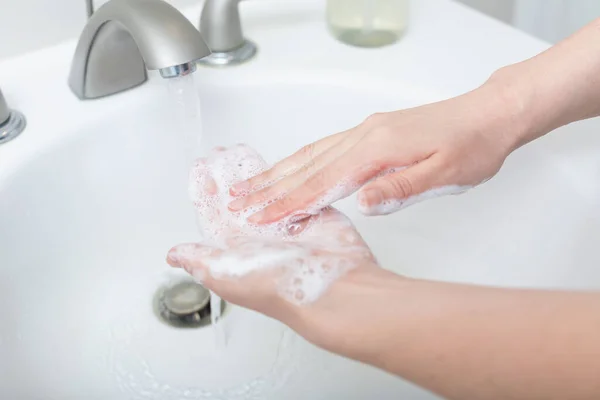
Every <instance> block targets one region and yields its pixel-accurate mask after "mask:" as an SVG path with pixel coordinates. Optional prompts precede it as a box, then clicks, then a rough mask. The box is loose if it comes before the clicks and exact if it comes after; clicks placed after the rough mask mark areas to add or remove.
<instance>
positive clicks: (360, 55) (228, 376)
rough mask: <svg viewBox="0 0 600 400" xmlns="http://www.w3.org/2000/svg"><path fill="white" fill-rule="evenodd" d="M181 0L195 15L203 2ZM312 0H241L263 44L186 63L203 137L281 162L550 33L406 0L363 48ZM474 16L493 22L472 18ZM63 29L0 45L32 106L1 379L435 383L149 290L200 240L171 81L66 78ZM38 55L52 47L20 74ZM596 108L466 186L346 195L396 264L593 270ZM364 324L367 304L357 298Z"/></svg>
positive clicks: (5, 291)
mask: <svg viewBox="0 0 600 400" xmlns="http://www.w3.org/2000/svg"><path fill="white" fill-rule="evenodd" d="M282 3H283V4H282ZM415 3H417V2H415ZM186 12H187V13H188V15H189V16H190V18H191V19H193V18H195V17H196V16H197V15H198V8H197V7H196V8H192V9H190V10H186ZM322 12H323V3H322V2H321V1H317V0H315V1H312V0H311V1H300V0H298V1H289V2H279V1H270V0H269V1H266V0H265V1H262V2H249V3H248V4H247V5H245V8H244V17H245V21H247V25H248V28H247V31H248V35H249V36H251V37H252V39H253V40H254V41H256V42H257V43H258V44H259V46H260V49H261V50H260V54H259V56H258V57H257V59H256V60H254V61H253V62H251V63H249V64H246V65H242V66H239V67H236V68H231V69H222V70H211V69H202V68H201V69H200V70H199V71H198V72H197V73H196V74H195V90H196V91H197V93H199V96H200V101H201V106H202V115H203V118H202V135H203V146H204V148H205V149H207V148H210V147H212V146H214V145H230V144H235V143H239V142H244V143H248V144H249V145H251V146H253V147H255V148H256V149H258V150H259V151H260V152H261V153H262V154H263V155H264V156H265V158H266V159H267V160H268V161H271V162H274V161H276V160H277V159H279V158H281V157H283V156H285V155H288V154H289V153H291V152H292V151H294V150H296V149H297V148H299V147H300V146H302V145H303V144H306V143H307V142H310V141H314V140H317V139H319V138H321V137H323V136H325V135H328V134H330V133H332V132H337V131H340V130H343V129H347V128H348V127H351V126H353V125H356V124H357V123H359V122H360V121H361V120H362V119H364V118H365V117H366V116H368V115H369V114H371V113H373V112H376V111H386V110H393V109H399V108H406V107H412V106H416V105H419V104H423V103H427V102H431V101H435V100H439V99H442V98H445V97H448V96H451V95H453V94H458V93H460V92H461V91H464V90H467V89H469V88H472V87H474V86H476V85H477V84H478V83H480V82H481V79H482V78H483V79H484V78H485V76H486V75H487V74H489V72H491V71H492V70H493V69H495V68H498V67H499V66H501V65H503V64H507V63H509V62H512V61H515V59H519V58H522V57H524V56H525V55H531V54H534V53H535V52H537V51H539V50H541V49H543V48H544V47H545V44H543V43H540V42H537V41H535V40H534V39H531V38H528V37H525V36H523V35H521V34H520V33H518V32H516V31H513V30H512V29H510V28H508V27H505V26H503V25H500V24H498V23H495V22H493V21H491V20H488V19H487V18H485V17H483V16H480V15H478V14H475V13H472V12H470V11H468V10H467V9H465V8H463V7H461V6H459V5H457V4H454V3H451V2H447V1H442V0H428V1H419V2H418V5H417V4H415V7H414V8H413V20H412V21H411V26H412V27H413V28H412V31H411V32H410V33H409V35H407V37H406V38H405V39H404V40H403V41H402V42H401V43H399V44H398V45H396V46H392V47H389V48H385V49H379V50H373V51H369V50H367V51H366V50H359V49H353V48H350V47H346V46H344V45H342V44H339V43H337V42H335V41H334V40H333V39H331V38H330V37H329V36H328V35H327V33H326V31H325V28H324V26H323V25H324V24H323V20H322V17H323V16H322ZM442 16H451V17H456V18H461V21H463V22H464V23H463V24H462V25H463V26H461V27H460V28H458V27H456V26H454V25H453V24H451V23H450V22H448V21H446V19H444V18H442ZM451 19H452V18H450V20H451ZM433 29H435V30H437V31H439V32H444V34H445V36H443V37H438V38H437V40H439V41H441V42H442V43H441V44H440V48H442V49H445V50H443V51H441V53H440V54H432V52H431V48H429V49H428V48H427V46H430V45H431V43H433V41H434V40H433V38H432V30H433ZM474 29H479V30H480V31H481V30H483V31H484V32H482V34H481V35H478V37H473V35H471V34H469V31H471V30H474ZM484 33H485V34H484ZM479 36H481V37H485V38H486V40H482V39H481V38H480V37H479ZM307 41H308V42H307ZM446 42H447V43H446ZM489 42H492V44H494V45H497V46H499V48H501V49H503V50H500V51H492V50H490V47H489ZM446 45H447V46H454V47H452V48H453V49H454V50H455V53H456V54H458V56H456V54H454V55H452V54H450V53H449V50H448V47H445V46H446ZM73 48H74V44H73V43H71V42H69V43H65V44H64V45H61V46H58V47H56V48H50V49H46V50H42V51H41V52H37V53H34V54H30V55H27V56H25V57H22V58H19V59H14V60H8V61H5V62H0V78H3V77H6V78H9V79H7V82H8V84H7V85H5V86H3V89H4V91H5V93H6V94H7V97H9V98H11V97H12V99H13V100H14V101H13V105H14V106H15V107H16V108H20V109H21V110H22V111H24V112H25V114H26V115H27V116H28V117H29V126H28V130H27V131H26V132H25V133H24V134H23V135H22V137H20V138H19V139H18V140H15V141H13V142H11V143H10V144H8V145H6V146H3V147H2V148H0V304H1V305H2V310H1V311H0V316H1V317H2V321H3V322H2V324H0V397H1V398H7V399H9V398H11V399H29V398H44V399H61V400H62V399H82V398H85V399H114V400H120V399H161V400H164V399H166V400H169V399H188V398H189V399H196V398H222V399H243V398H261V399H262V398H274V399H283V398H285V399H290V400H294V399H333V398H344V399H365V398H378V399H396V398H406V399H434V398H436V396H435V395H433V394H431V393H428V392H427V391H425V390H422V389H420V388H418V387H416V386H414V385H412V384H410V383H408V382H406V381H404V380H402V379H400V378H397V377H393V376H390V375H387V374H385V373H383V372H381V371H378V370H375V369H373V368H371V367H368V366H364V365H361V364H359V363H355V362H353V361H349V360H346V359H343V358H341V357H338V356H335V355H332V354H328V353H326V352H324V351H322V350H319V349H317V348H315V347H313V346H312V345H310V344H308V343H306V342H304V341H303V340H302V339H301V338H299V337H296V336H295V335H294V334H293V333H292V332H290V331H289V330H287V328H285V327H283V326H282V325H281V324H280V323H278V322H276V321H273V320H270V319H268V318H266V317H263V316H261V315H258V314H256V313H253V312H250V311H248V310H244V309H242V308H238V307H234V306H229V307H228V310H227V312H226V313H225V316H224V318H223V324H224V329H225V331H226V334H227V340H228V346H227V347H226V348H225V349H218V348H217V346H216V344H215V335H214V331H213V330H212V329H210V328H206V327H205V328H199V329H178V328H173V327H171V326H168V325H166V324H164V323H163V322H161V321H160V320H159V318H158V317H157V316H156V313H155V312H154V310H153V299H154V298H155V296H156V293H157V291H159V289H160V288H161V287H163V286H164V285H168V284H170V283H172V282H174V281H178V280H181V279H185V274H183V273H182V272H181V271H175V270H171V269H169V268H168V267H167V265H166V264H165V262H164V257H165V254H166V251H167V250H168V249H169V248H170V246H172V245H174V244H177V243H180V242H183V241H190V240H197V239H198V234H197V231H196V227H195V224H194V222H193V221H194V217H193V210H192V207H191V205H190V203H189V201H188V199H187V192H186V178H187V176H186V168H187V162H188V160H186V159H185V157H182V154H183V153H184V152H185V149H183V146H184V145H183V141H182V137H181V134H180V132H179V131H178V128H177V127H178V126H179V125H178V121H175V113H173V112H171V111H172V110H171V108H172V107H171V106H170V102H171V99H170V97H169V95H168V92H167V90H166V85H165V82H164V81H162V80H161V79H160V78H156V77H152V79H151V80H150V82H148V83H147V84H145V85H143V86H141V87H139V88H137V89H135V90H132V91H129V92H127V93H123V94H120V95H118V96H113V97H109V98H106V99H102V100H97V101H91V102H83V103H82V102H79V101H78V100H77V99H76V98H75V97H74V96H72V94H71V93H70V92H69V91H68V88H67V85H66V75H67V72H68V63H69V61H70V60H69V57H70V55H71V53H72V51H73ZM436 48H437V47H436ZM506 49H511V50H510V51H508V50H506ZM473 54H477V55H478V56H474V55H473ZM456 57H459V58H461V59H462V60H463V63H464V67H463V66H462V64H461V63H458V62H457V61H456ZM36 59H38V60H39V59H45V60H48V63H47V66H46V68H45V69H44V70H41V71H38V72H37V73H35V74H31V71H33V70H34V69H33V65H34V64H33V63H32V62H31V61H32V60H36ZM459 66H460V67H459ZM448 78H450V79H448ZM597 129H598V121H587V122H585V123H581V124H574V125H572V126H570V127H567V128H564V129H563V130H570V131H571V132H569V133H568V134H565V135H560V136H559V135H556V136H551V137H548V138H545V139H543V140H541V141H539V142H537V143H535V144H532V145H531V146H528V147H526V148H524V149H521V150H520V151H518V152H517V153H515V154H514V155H513V156H511V157H510V158H509V160H508V161H507V163H506V165H505V167H504V168H503V170H502V172H501V173H500V174H499V175H498V176H497V177H496V178H495V179H493V180H492V181H490V182H489V183H487V184H485V185H483V186H481V187H479V188H477V189H474V190H472V191H471V192H469V193H468V194H465V195H462V196H455V197H447V198H440V199H436V200H431V201H429V202H426V203H423V204H419V205H415V206H413V207H411V208H408V209H406V210H404V211H402V212H401V213H397V214H396V215H393V216H390V217H386V218H367V217H364V216H362V215H360V214H359V213H358V212H357V211H356V207H355V205H354V199H353V198H349V199H346V200H343V201H341V202H339V204H338V207H339V208H340V209H341V210H342V211H344V212H345V213H346V214H348V215H349V216H350V217H351V218H352V220H353V221H354V222H355V224H356V225H357V227H358V229H359V230H360V232H361V233H362V234H363V235H364V237H365V238H366V240H367V242H368V243H369V244H370V245H371V246H372V247H373V249H374V252H375V254H376V256H377V257H378V259H379V260H380V261H381V263H382V265H383V266H384V267H385V268H388V269H391V270H393V271H396V272H398V273H401V274H405V275H409V276H413V277H421V278H429V279H438V280H447V281H460V282H471V283H479V284H490V285H502V286H527V287H560V288H597V287H598V286H600V270H598V269H597V268H596V266H597V265H598V262H599V261H600V254H599V253H598V251H596V243H595V242H596V239H595V238H597V237H599V235H600V214H599V213H598V211H597V207H596V204H597V200H598V198H599V195H600V187H599V186H598V185H599V184H598V182H600V180H599V179H597V178H598V172H599V171H600V162H598V161H597V160H599V159H600V157H598V152H600V140H599V139H597V138H596V139H593V138H591V137H592V136H589V135H587V134H586V133H588V132H590V131H593V130H597ZM198 130H200V127H198ZM566 136H568V140H567V139H565V137H566ZM596 136H597V135H596ZM590 138H591V139H590ZM596 142H598V143H596ZM356 323H357V324H366V323H369V319H368V315H357V318H356ZM440 337H441V338H443V336H442V335H440ZM399 356H400V355H399ZM211 396H212V397H211Z"/></svg>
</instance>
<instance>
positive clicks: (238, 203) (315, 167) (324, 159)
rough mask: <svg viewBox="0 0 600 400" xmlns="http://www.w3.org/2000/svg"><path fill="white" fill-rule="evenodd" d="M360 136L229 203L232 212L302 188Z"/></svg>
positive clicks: (331, 148) (343, 142)
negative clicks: (274, 181)
mask: <svg viewBox="0 0 600 400" xmlns="http://www.w3.org/2000/svg"><path fill="white" fill-rule="evenodd" d="M359 140H360V136H359V135H358V134H357V135H355V136H352V137H347V138H346V139H344V140H342V141H340V142H338V143H337V144H336V145H335V146H332V147H330V148H329V149H327V150H325V151H324V152H322V153H321V154H320V155H318V156H316V157H315V158H312V159H311V160H310V161H308V162H306V163H305V164H304V165H303V166H302V167H300V169H298V170H297V171H295V172H294V173H292V174H290V175H288V176H285V177H284V178H283V179H280V180H279V181H277V182H276V183H274V184H272V185H269V186H267V187H265V188H263V189H260V190H257V191H254V192H252V193H250V194H248V195H247V196H244V197H240V198H237V199H235V200H234V201H232V202H231V203H229V209H230V210H231V211H240V210H243V209H246V208H248V207H252V206H255V205H261V204H268V203H271V202H274V201H276V200H278V199H279V198H281V197H282V196H283V195H285V194H286V193H290V192H291V191H292V190H293V189H295V188H297V187H299V186H301V185H302V184H304V182H306V181H307V180H308V179H310V176H311V175H313V174H314V173H315V172H317V171H319V170H321V169H322V168H325V167H326V166H327V165H328V164H330V163H331V162H333V161H335V160H336V159H337V158H338V157H340V156H342V155H343V154H344V153H346V152H347V151H348V150H349V149H351V148H352V147H353V146H354V145H355V144H356V142H357V141H359Z"/></svg>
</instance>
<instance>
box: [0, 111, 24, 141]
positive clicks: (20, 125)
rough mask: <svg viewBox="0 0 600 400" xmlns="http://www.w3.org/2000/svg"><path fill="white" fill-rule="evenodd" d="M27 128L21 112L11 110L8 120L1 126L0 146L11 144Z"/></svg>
mask: <svg viewBox="0 0 600 400" xmlns="http://www.w3.org/2000/svg"><path fill="white" fill-rule="evenodd" d="M26 126H27V120H26V119H25V116H24V115H23V114H21V113H20V112H19V111H15V110H11V111H10V112H9V116H8V119H6V120H5V121H4V122H3V123H1V124H0V144H4V143H6V142H9V141H11V140H13V139H14V138H16V137H17V136H19V135H20V134H21V133H22V132H23V131H24V130H25V127H26Z"/></svg>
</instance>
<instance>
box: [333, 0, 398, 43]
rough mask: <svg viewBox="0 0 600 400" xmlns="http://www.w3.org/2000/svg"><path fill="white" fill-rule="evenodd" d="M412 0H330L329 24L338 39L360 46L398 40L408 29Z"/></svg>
mask: <svg viewBox="0 0 600 400" xmlns="http://www.w3.org/2000/svg"><path fill="white" fill-rule="evenodd" d="M408 3H409V0H327V23H328V25H329V30H330V31H331V34H332V35H333V36H334V37H335V38H337V39H338V40H340V41H342V42H344V43H348V44H351V45H354V46H359V47H380V46H385V45H388V44H392V43H394V42H396V41H397V40H398V39H399V38H400V37H401V36H402V34H403V33H404V31H405V30H406V25H407V22H408Z"/></svg>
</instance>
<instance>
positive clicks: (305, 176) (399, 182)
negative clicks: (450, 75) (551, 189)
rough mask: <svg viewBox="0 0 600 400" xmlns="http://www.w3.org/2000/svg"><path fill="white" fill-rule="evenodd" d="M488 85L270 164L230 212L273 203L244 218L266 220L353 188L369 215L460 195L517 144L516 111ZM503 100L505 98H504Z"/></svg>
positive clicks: (240, 188) (310, 208)
mask: <svg viewBox="0 0 600 400" xmlns="http://www.w3.org/2000/svg"><path fill="white" fill-rule="evenodd" d="M492 86H493V85H491V84H489V85H487V86H483V87H482V88H480V89H478V90H476V91H473V92H470V93H467V94H465V95H463V96H460V97H457V98H454V99H450V100H446V101H442V102H439V103H434V104H430V105H426V106H422V107H417V108H413V109H408V110H401V111H395V112H390V113H383V114H375V115H373V116H371V117H369V118H368V119H367V120H366V121H365V122H364V123H362V124H360V125H358V126H357V127H355V128H353V129H350V130H348V131H345V132H342V133H338V134H335V135H333V136H329V137H326V138H325V139H322V140H320V141H318V142H315V143H312V144H310V145H308V146H306V147H304V148H303V149H301V150H300V151H298V152H297V153H295V154H293V155H292V156H290V157H288V158H286V159H284V160H282V161H281V162H279V163H278V164H276V165H275V166H274V167H273V168H271V169H269V170H267V171H265V172H263V173H262V174H259V175H258V176H256V177H253V178H251V179H249V180H246V181H243V182H240V183H238V184H236V185H234V186H233V187H232V189H231V194H232V195H234V196H236V197H238V198H237V199H236V200H234V201H233V202H232V203H230V204H229V208H230V209H231V210H233V211H239V210H244V209H246V208H248V207H251V206H254V205H256V204H260V203H264V202H266V201H268V200H275V201H273V202H272V204H270V205H269V206H267V207H266V208H264V209H263V210H262V211H261V212H258V213H256V214H254V215H252V216H251V217H250V219H249V221H251V222H253V223H259V224H268V223H272V222H274V221H278V220H280V219H281V218H284V217H286V216H289V215H296V214H303V215H304V214H314V213H316V212H318V211H319V210H320V209H321V208H323V207H325V206H327V205H329V204H332V203H333V202H335V201H337V200H339V199H341V198H343V197H346V196H348V195H350V194H351V193H353V192H354V191H356V190H358V189H359V188H362V189H361V190H360V191H359V193H358V206H359V209H360V210H361V211H362V212H363V213H365V214H367V215H382V214H389V213H392V212H395V211H397V210H399V209H401V208H403V207H406V206H408V205H410V204H413V203H415V202H417V201H420V200H423V199H426V198H429V197H434V196H439V195H443V194H456V193H461V192H463V191H465V190H467V189H468V188H471V187H473V186H475V185H478V184H480V183H482V182H483V181H485V180H487V179H489V178H490V177H492V176H493V175H495V174H496V172H497V171H498V170H499V169H500V167H501V165H502V163H503V162H504V160H505V158H506V157H507V156H508V154H509V153H510V151H511V150H512V148H513V144H514V142H515V140H516V139H515V135H513V133H514V131H515V129H514V128H513V125H514V115H513V113H512V112H511V111H512V110H511V109H509V107H508V106H507V104H509V103H511V102H510V101H504V100H503V96H502V93H501V91H500V90H498V89H495V88H493V87H492ZM504 97H506V96H504Z"/></svg>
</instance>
